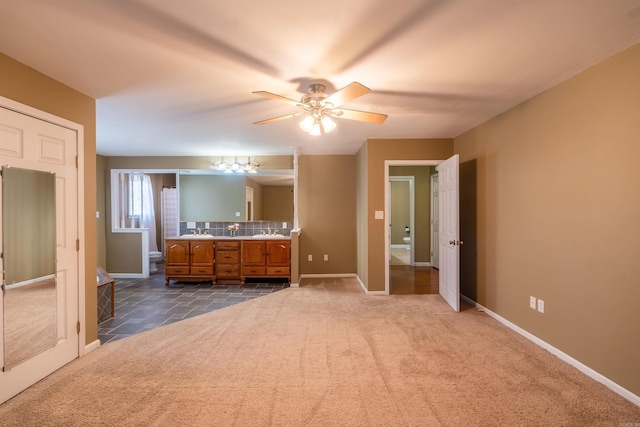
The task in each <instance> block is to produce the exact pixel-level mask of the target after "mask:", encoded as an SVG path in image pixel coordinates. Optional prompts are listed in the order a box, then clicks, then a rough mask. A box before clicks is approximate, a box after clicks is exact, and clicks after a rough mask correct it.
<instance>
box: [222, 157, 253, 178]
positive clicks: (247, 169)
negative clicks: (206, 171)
mask: <svg viewBox="0 0 640 427" xmlns="http://www.w3.org/2000/svg"><path fill="white" fill-rule="evenodd" d="M259 168H260V163H256V162H252V161H251V157H248V158H247V163H240V162H239V161H238V156H236V157H235V160H234V162H233V163H227V162H225V161H224V158H222V157H221V158H220V161H219V162H217V163H214V164H213V166H212V169H217V170H220V171H222V172H223V173H227V174H231V173H258V169H259Z"/></svg>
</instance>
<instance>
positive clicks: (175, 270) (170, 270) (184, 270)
mask: <svg viewBox="0 0 640 427" xmlns="http://www.w3.org/2000/svg"><path fill="white" fill-rule="evenodd" d="M189 272H190V271H189V267H167V270H166V275H167V276H182V275H188V274H189Z"/></svg>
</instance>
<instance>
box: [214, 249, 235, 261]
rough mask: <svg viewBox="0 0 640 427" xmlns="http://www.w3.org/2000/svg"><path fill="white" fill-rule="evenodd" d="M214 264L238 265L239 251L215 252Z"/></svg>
mask: <svg viewBox="0 0 640 427" xmlns="http://www.w3.org/2000/svg"><path fill="white" fill-rule="evenodd" d="M216 262H219V263H220V264H238V263H240V252H239V251H220V250H218V251H216Z"/></svg>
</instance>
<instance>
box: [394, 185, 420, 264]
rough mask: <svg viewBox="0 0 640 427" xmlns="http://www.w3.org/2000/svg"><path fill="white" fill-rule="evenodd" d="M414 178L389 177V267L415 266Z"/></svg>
mask: <svg viewBox="0 0 640 427" xmlns="http://www.w3.org/2000/svg"><path fill="white" fill-rule="evenodd" d="M414 188H415V177H414V176H390V177H389V260H388V261H389V265H414V251H413V247H414V245H413V242H412V238H411V231H412V230H413V226H414V214H415V212H414V201H415V200H414V198H415V194H414Z"/></svg>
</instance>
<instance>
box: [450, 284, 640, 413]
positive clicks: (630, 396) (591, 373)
mask: <svg viewBox="0 0 640 427" xmlns="http://www.w3.org/2000/svg"><path fill="white" fill-rule="evenodd" d="M460 298H462V299H464V300H465V301H467V302H468V303H469V304H471V305H473V306H475V307H477V309H478V311H483V312H484V313H486V314H487V315H489V316H490V317H492V318H494V319H495V320H497V321H498V322H500V323H502V324H503V325H505V326H506V327H507V328H509V329H511V330H512V331H514V332H517V333H518V334H520V335H522V336H523V337H525V338H526V339H528V340H529V341H531V342H533V343H534V344H536V345H538V346H539V347H542V348H544V349H545V350H547V351H548V352H549V353H551V354H553V355H554V356H556V357H558V358H559V359H560V360H562V361H563V362H566V363H568V364H569V365H571V366H573V367H574V368H576V369H577V370H579V371H580V372H582V373H583V374H585V375H586V376H588V377H590V378H592V379H594V380H596V381H598V382H599V383H601V384H603V385H605V386H606V387H607V388H609V389H611V390H612V391H614V392H615V393H617V394H619V395H620V396H622V397H624V398H625V399H627V400H628V401H630V402H631V403H634V404H636V405H638V406H640V396H637V395H636V394H634V393H632V392H631V391H629V390H627V389H626V388H624V387H622V386H621V385H619V384H617V383H615V382H613V381H611V380H610V379H609V378H607V377H605V376H604V375H602V374H600V373H599V372H597V371H595V370H593V369H591V368H590V367H588V366H587V365H585V364H584V363H582V362H580V361H578V360H576V359H574V358H573V357H571V356H569V355H568V354H566V353H564V352H563V351H561V350H559V349H557V348H556V347H554V346H552V345H551V344H549V343H548V342H546V341H543V340H541V339H540V338H538V337H536V336H535V335H533V334H532V333H530V332H527V331H525V330H524V329H522V328H521V327H519V326H518V325H516V324H514V323H511V322H510V321H508V320H507V319H505V318H504V317H502V316H500V315H498V314H496V313H494V312H493V311H491V310H489V309H488V308H486V307H484V306H482V305H480V304H478V303H477V302H475V301H474V300H472V299H470V298H468V297H466V296H464V295H460Z"/></svg>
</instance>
